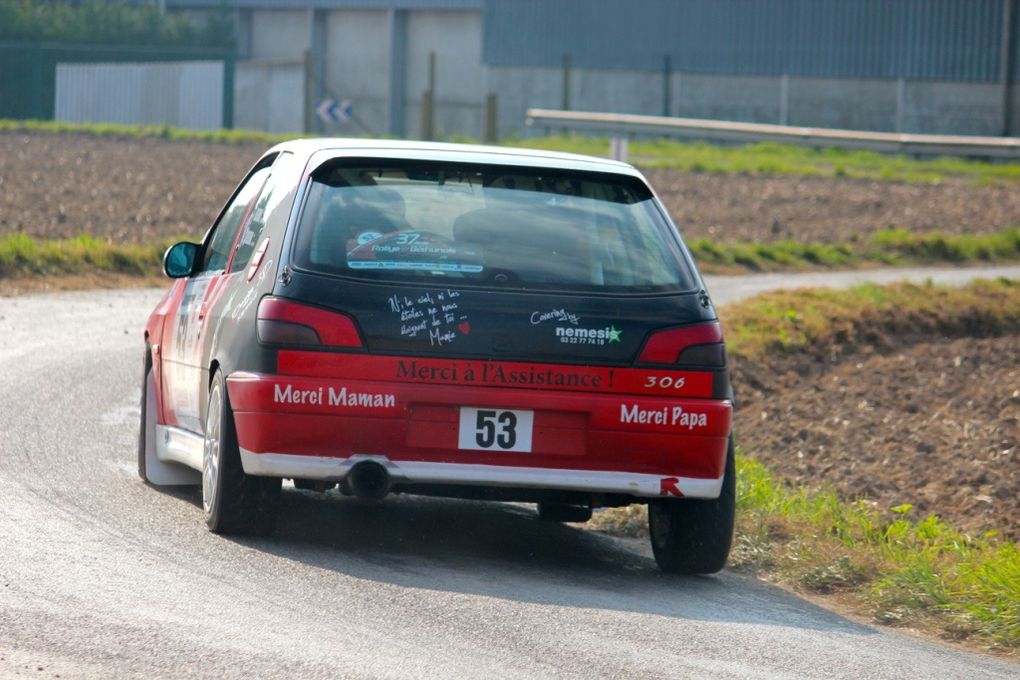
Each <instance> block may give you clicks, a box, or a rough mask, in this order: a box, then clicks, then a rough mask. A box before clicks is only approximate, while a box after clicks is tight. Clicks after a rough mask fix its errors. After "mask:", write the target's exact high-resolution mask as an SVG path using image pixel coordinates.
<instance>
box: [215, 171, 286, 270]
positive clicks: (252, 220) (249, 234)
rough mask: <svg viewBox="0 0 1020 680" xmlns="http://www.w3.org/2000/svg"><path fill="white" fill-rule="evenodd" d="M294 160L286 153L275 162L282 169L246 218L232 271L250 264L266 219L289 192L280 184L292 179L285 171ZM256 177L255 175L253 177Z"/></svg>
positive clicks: (267, 185)
mask: <svg viewBox="0 0 1020 680" xmlns="http://www.w3.org/2000/svg"><path fill="white" fill-rule="evenodd" d="M291 160H293V154H291V153H284V154H281V155H280V157H279V158H277V160H276V162H275V163H273V167H274V168H276V169H278V170H281V171H279V172H274V173H273V174H272V175H271V176H270V177H269V179H268V181H266V183H265V186H264V187H263V188H262V193H261V194H259V197H258V199H256V201H255V206H254V207H253V208H252V209H251V212H250V213H249V215H248V219H247V220H245V223H244V227H243V228H242V229H241V236H240V237H239V238H238V239H237V248H236V249H235V250H234V259H233V261H232V262H231V264H230V273H231V274H233V273H234V272H238V271H241V270H242V269H244V268H245V267H246V266H248V261H249V260H251V254H252V252H253V251H254V250H255V247H256V246H257V245H258V243H259V240H260V238H261V236H262V231H263V230H264V229H265V227H266V220H267V219H268V218H269V215H270V213H272V212H273V210H274V209H275V208H276V207H277V205H278V204H279V203H280V200H281V199H282V198H283V195H284V194H286V193H287V187H283V186H280V184H281V183H285V182H287V181H292V180H293V178H292V177H291V173H288V172H286V171H283V170H285V169H286V168H287V165H286V164H287V163H288V161H291ZM252 179H254V177H253V178H252Z"/></svg>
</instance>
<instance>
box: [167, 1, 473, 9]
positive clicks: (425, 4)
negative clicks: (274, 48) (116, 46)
mask: <svg viewBox="0 0 1020 680" xmlns="http://www.w3.org/2000/svg"><path fill="white" fill-rule="evenodd" d="M166 4H167V7H171V8H180V9H186V8H187V9H193V8H210V9H217V8H220V7H224V6H225V7H228V8H231V9H233V8H261V9H378V10H389V9H409V10H428V9H435V10H475V11H481V9H482V6H483V4H484V0H166Z"/></svg>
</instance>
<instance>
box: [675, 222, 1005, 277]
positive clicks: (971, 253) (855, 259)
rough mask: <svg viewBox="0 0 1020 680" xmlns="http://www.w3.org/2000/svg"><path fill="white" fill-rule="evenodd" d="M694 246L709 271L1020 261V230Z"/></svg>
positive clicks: (697, 242) (897, 232)
mask: <svg viewBox="0 0 1020 680" xmlns="http://www.w3.org/2000/svg"><path fill="white" fill-rule="evenodd" d="M688 246H689V247H690V249H691V252H692V253H694V257H695V259H696V260H697V261H698V265H699V266H701V267H703V268H704V269H705V270H706V271H709V272H711V271H713V270H715V271H732V270H744V271H755V272H767V271H780V270H789V269H809V268H819V267H824V268H832V267H859V266H868V265H871V266H890V265H892V266H895V265H908V264H933V263H952V264H962V263H988V262H1010V261H1017V260H1020V228H1017V227H1011V228H1009V229H1004V230H1002V231H999V232H995V233H992V234H982V235H974V234H960V235H956V236H952V235H946V234H942V233H939V232H932V233H927V234H917V233H911V232H909V231H906V230H905V229H888V230H884V231H880V232H876V233H875V234H873V235H872V236H871V237H869V238H867V239H864V240H861V241H857V242H855V243H801V242H799V241H778V242H775V243H739V242H738V243H718V242H715V241H711V240H709V239H693V240H691V242H690V243H689V244H688Z"/></svg>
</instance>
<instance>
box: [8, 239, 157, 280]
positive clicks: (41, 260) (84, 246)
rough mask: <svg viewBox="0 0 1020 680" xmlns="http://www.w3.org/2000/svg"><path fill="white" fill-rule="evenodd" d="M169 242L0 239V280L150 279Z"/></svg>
mask: <svg viewBox="0 0 1020 680" xmlns="http://www.w3.org/2000/svg"><path fill="white" fill-rule="evenodd" d="M168 245H170V244H169V243H161V244H153V245H144V246H142V245H124V244H116V243H107V242H105V241H99V240H97V239H95V238H92V237H91V236H88V235H84V234H83V235H81V236H76V237H74V238H70V239H53V240H41V239H34V238H31V237H29V236H26V235H24V234H10V235H8V236H4V237H0V278H15V277H33V276H52V275H69V274H84V273H89V272H116V273H119V274H129V275H135V276H151V275H153V274H156V273H158V272H159V270H160V262H161V261H162V257H163V252H164V251H165V250H166V248H167V246H168Z"/></svg>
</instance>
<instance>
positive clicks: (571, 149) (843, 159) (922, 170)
mask: <svg viewBox="0 0 1020 680" xmlns="http://www.w3.org/2000/svg"><path fill="white" fill-rule="evenodd" d="M5 131H7V132H50V133H76V134H87V135H97V136H116V137H129V138H141V137H158V138H162V139H170V140H191V141H203V142H225V143H238V142H251V143H259V144H265V145H266V146H270V145H273V144H277V143H279V142H282V141H285V140H287V139H294V138H296V137H301V136H308V135H304V134H302V133H300V132H294V133H290V134H272V133H268V132H260V131H257V130H187V129H183V128H176V127H171V126H169V125H145V126H141V125H118V124H112V123H62V122H58V121H37V120H5V119H0V132H5ZM449 141H457V142H467V143H474V142H477V140H474V139H470V138H467V137H454V138H451V139H450V140H449ZM501 144H502V145H504V146H514V147H530V148H536V149H548V150H550V151H565V152H568V153H580V154H587V155H591V156H608V155H609V140H608V139H607V138H605V137H584V136H580V135H552V136H547V137H528V138H525V139H516V138H515V139H509V140H504V141H503V142H501ZM630 154H631V159H632V162H633V163H634V164H635V165H639V166H641V167H642V168H648V169H675V170H683V171H686V172H710V173H719V174H750V175H796V176H807V177H836V178H854V179H871V180H891V181H900V182H925V183H938V182H942V181H944V180H947V179H951V178H957V179H964V180H967V181H970V182H972V183H974V184H978V185H985V184H1002V183H1013V182H1020V163H994V162H987V161H978V160H971V159H965V158H955V157H950V156H944V157H939V158H931V159H918V158H912V157H909V156H902V155H889V154H880V153H876V152H874V151H855V150H849V149H836V148H825V149H815V148H810V147H801V146H793V145H791V144H779V143H775V142H761V143H757V144H746V145H728V146H722V145H718V144H709V143H707V142H681V141H675V140H670V139H651V140H634V141H632V142H631V143H630Z"/></svg>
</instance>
